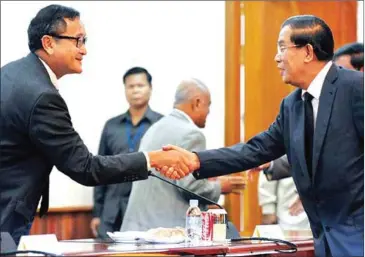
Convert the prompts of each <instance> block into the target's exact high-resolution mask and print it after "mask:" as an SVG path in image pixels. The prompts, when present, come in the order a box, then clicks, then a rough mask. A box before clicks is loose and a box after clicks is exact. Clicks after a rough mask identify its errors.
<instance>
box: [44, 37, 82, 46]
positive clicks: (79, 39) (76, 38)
mask: <svg viewBox="0 0 365 257" xmlns="http://www.w3.org/2000/svg"><path fill="white" fill-rule="evenodd" d="M50 36H52V37H55V38H59V39H71V40H76V47H78V48H81V47H82V46H83V45H85V44H86V41H87V37H71V36H62V35H50Z"/></svg>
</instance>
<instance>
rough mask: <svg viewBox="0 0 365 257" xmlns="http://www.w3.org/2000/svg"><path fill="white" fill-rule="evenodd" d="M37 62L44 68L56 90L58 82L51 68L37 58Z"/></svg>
mask: <svg viewBox="0 0 365 257" xmlns="http://www.w3.org/2000/svg"><path fill="white" fill-rule="evenodd" d="M38 58H39V57H38ZM39 60H41V62H42V63H43V65H44V67H45V68H46V70H47V73H48V75H49V78H50V80H51V82H52V84H53V85H54V86H55V87H56V88H57V89H58V80H57V77H56V74H54V72H53V71H52V70H51V68H50V67H49V66H48V64H47V63H46V62H45V61H43V60H42V59H41V58H39Z"/></svg>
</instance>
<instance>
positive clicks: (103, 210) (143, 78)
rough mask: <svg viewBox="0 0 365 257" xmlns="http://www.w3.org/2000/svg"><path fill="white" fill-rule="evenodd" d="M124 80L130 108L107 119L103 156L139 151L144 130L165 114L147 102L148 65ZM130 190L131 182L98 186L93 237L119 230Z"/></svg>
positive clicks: (149, 94)
mask: <svg viewBox="0 0 365 257" xmlns="http://www.w3.org/2000/svg"><path fill="white" fill-rule="evenodd" d="M123 83H124V91H125V96H126V99H127V102H128V103H129V109H128V111H127V112H125V113H123V114H122V115H118V116H117V117H114V118H112V119H110V120H108V121H107V122H106V124H105V126H104V130H103V133H102V135H101V140H100V146H99V154H100V155H114V154H119V153H132V152H137V151H138V148H139V144H140V141H141V139H142V137H143V135H144V134H145V132H146V131H147V130H148V129H149V127H150V126H151V125H152V124H153V123H155V122H156V121H158V120H159V119H160V118H161V117H162V114H160V113H157V112H154V111H152V110H151V109H150V107H149V105H148V103H149V100H150V97H151V93H152V76H151V74H150V73H149V72H148V71H147V70H146V69H145V68H142V67H133V68H131V69H129V70H128V71H127V72H126V73H125V74H124V76H123ZM131 190H132V182H126V183H123V184H113V185H101V186H97V187H95V189H94V208H93V216H94V217H93V219H92V220H91V223H90V227H91V230H92V232H93V234H94V236H97V237H99V238H107V237H108V235H107V234H106V232H107V231H119V229H120V227H121V225H122V222H123V217H124V213H125V211H126V209H127V204H128V199H129V195H130V193H131Z"/></svg>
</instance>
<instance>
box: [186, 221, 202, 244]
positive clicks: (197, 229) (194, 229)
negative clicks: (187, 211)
mask: <svg viewBox="0 0 365 257" xmlns="http://www.w3.org/2000/svg"><path fill="white" fill-rule="evenodd" d="M186 234H187V236H188V237H189V239H192V240H200V239H201V236H202V218H201V217H200V216H199V217H186Z"/></svg>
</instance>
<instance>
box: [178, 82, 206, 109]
mask: <svg viewBox="0 0 365 257" xmlns="http://www.w3.org/2000/svg"><path fill="white" fill-rule="evenodd" d="M200 93H209V89H208V87H207V86H206V85H205V84H204V83H203V82H202V81H200V80H199V79H196V78H190V79H185V80H183V81H181V82H180V84H179V86H178V87H177V89H176V93H175V102H174V106H175V105H177V104H181V103H185V102H187V101H189V100H191V99H192V98H194V97H195V96H197V95H198V94H200Z"/></svg>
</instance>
